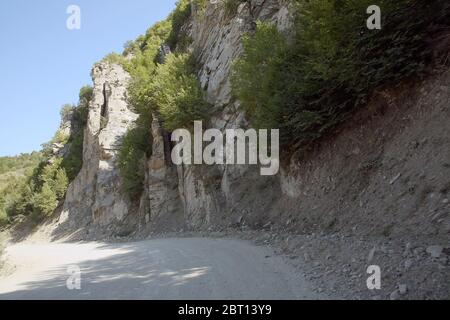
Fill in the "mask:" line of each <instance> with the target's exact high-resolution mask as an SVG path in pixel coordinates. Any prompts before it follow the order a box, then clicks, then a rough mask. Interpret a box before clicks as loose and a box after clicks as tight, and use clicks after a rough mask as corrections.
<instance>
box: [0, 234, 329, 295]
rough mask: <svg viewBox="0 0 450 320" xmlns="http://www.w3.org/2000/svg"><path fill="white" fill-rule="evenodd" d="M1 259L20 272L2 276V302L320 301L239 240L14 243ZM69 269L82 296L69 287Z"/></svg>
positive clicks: (289, 271) (280, 264) (274, 259)
mask: <svg viewBox="0 0 450 320" xmlns="http://www.w3.org/2000/svg"><path fill="white" fill-rule="evenodd" d="M6 258H7V261H8V263H9V264H14V265H15V266H16V268H17V269H16V271H15V272H14V273H13V274H11V275H9V276H7V277H3V278H0V300H2V299H38V300H46V299H70V300H72V299H89V300H98V299H157V300H159V299H169V300H172V299H188V300H197V299H206V300H209V299H243V300H248V299H256V300H258V299H320V298H324V297H323V296H318V295H317V294H316V293H314V292H313V291H312V290H311V285H310V284H309V283H308V282H307V281H305V279H304V278H303V277H302V275H301V274H300V273H299V271H298V270H297V269H295V268H293V267H291V266H289V265H287V264H286V263H285V262H284V261H283V259H282V258H281V257H279V256H276V255H274V253H273V252H272V251H271V249H269V248H265V247H258V246H255V245H253V244H251V243H249V242H245V241H240V240H232V239H208V238H189V239H184V238H183V239H157V240H147V241H141V242H136V243H114V244H110V243H98V242H90V243H50V244H22V245H20V244H19V245H13V246H10V247H9V248H8V249H7V251H6ZM71 266H77V267H79V270H81V277H80V279H81V280H80V286H81V289H79V290H78V289H72V290H69V289H68V288H67V281H68V279H69V277H70V274H69V273H68V268H69V267H71ZM75 270H76V269H75ZM71 279H74V278H71ZM74 283H75V284H76V282H73V281H70V280H69V284H74Z"/></svg>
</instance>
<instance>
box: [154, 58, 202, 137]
mask: <svg viewBox="0 0 450 320" xmlns="http://www.w3.org/2000/svg"><path fill="white" fill-rule="evenodd" d="M150 96H151V101H152V105H155V106H157V107H158V111H159V113H160V114H161V116H162V119H163V121H164V127H165V128H166V129H167V130H170V131H171V130H175V129H178V128H190V127H191V126H192V125H193V121H194V120H206V119H207V118H208V115H209V113H210V105H209V104H208V103H206V102H205V101H204V99H203V92H202V89H201V88H200V85H199V82H198V80H197V77H196V75H195V70H194V64H193V60H192V57H191V56H190V55H189V54H180V55H175V54H170V55H168V56H167V59H166V63H165V64H162V65H158V67H157V70H156V73H155V76H154V78H153V81H152V82H151V86H150Z"/></svg>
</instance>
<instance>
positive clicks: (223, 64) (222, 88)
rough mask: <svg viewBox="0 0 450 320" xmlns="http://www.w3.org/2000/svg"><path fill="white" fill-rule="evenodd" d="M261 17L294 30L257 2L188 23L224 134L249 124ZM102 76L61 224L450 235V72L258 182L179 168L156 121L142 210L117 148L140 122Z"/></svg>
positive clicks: (116, 82)
mask: <svg viewBox="0 0 450 320" xmlns="http://www.w3.org/2000/svg"><path fill="white" fill-rule="evenodd" d="M258 20H270V21H273V22H274V23H276V24H277V26H278V28H280V29H285V28H287V27H288V26H289V24H290V21H291V18H290V15H289V5H288V1H281V0H279V1H277V0H253V1H250V2H249V3H243V4H241V5H240V6H239V8H238V11H237V14H236V15H235V16H232V17H230V16H228V15H227V14H226V12H225V10H224V9H223V7H222V6H219V5H208V6H207V8H206V11H205V13H204V14H202V16H201V17H197V16H195V15H194V16H193V17H192V18H191V20H190V21H189V23H188V25H186V26H185V28H187V30H189V33H190V36H191V37H192V39H193V44H192V47H191V49H192V50H193V51H194V52H196V54H197V56H198V62H199V67H200V69H199V72H198V76H199V79H200V83H201V86H202V87H203V89H204V90H205V97H206V99H207V100H208V102H210V103H211V104H212V105H213V108H214V111H215V113H214V116H213V118H212V120H211V126H212V127H214V128H217V129H220V130H222V131H223V130H225V129H227V128H246V127H248V123H247V121H246V119H245V115H244V114H243V113H242V112H241V111H240V107H239V102H238V101H234V100H233V99H232V97H231V94H230V92H231V88H230V81H229V79H230V67H231V64H232V61H233V60H234V59H235V58H237V57H238V56H239V55H240V53H241V51H242V48H241V38H242V36H243V34H245V33H246V32H248V31H251V30H252V29H253V28H254V27H255V23H256V21H258ZM93 79H94V99H93V101H92V102H91V106H90V110H89V121H88V127H87V129H86V133H85V141H84V166H83V168H82V171H81V172H80V174H79V176H78V177H77V179H76V180H75V181H74V182H73V183H72V184H71V185H70V187H69V191H68V193H67V197H66V201H65V204H64V210H63V214H62V215H61V219H60V223H61V226H62V227H68V228H69V229H74V228H78V227H80V228H83V227H86V226H89V227H88V228H87V230H90V229H100V230H102V231H106V232H107V233H109V234H111V233H116V234H117V233H119V234H122V233H124V232H125V231H126V233H131V232H144V233H146V232H152V231H163V230H187V229H211V228H213V229H222V228H225V227H229V226H234V227H242V226H250V227H254V228H261V227H264V228H283V229H286V228H287V229H290V230H294V231H296V230H297V231H298V230H301V231H302V232H316V231H324V230H327V231H332V230H340V231H345V230H346V231H348V232H350V233H359V234H366V235H367V234H370V235H382V236H390V235H392V234H396V233H399V234H406V233H408V235H407V236H408V237H412V238H414V237H422V236H425V235H429V236H432V237H435V238H437V239H438V238H443V237H445V236H446V235H447V234H448V231H449V226H450V220H449V219H450V217H449V216H448V212H449V210H448V209H449V207H448V197H449V196H450V195H449V191H450V188H449V183H450V181H448V179H447V178H446V177H448V176H449V173H450V172H449V168H450V166H449V164H448V159H450V149H449V147H448V146H449V145H450V141H449V137H450V132H449V131H450V127H449V126H448V124H447V122H446V119H448V116H449V112H450V111H449V107H448V106H449V105H450V103H449V102H450V101H449V99H450V92H449V89H448V88H449V87H450V77H449V74H448V73H444V74H443V75H441V76H439V77H437V78H434V79H430V80H427V81H425V82H420V83H419V84H416V85H414V86H413V85H404V86H402V87H400V88H395V89H387V90H383V91H380V92H378V93H377V94H376V95H375V96H374V97H373V98H372V101H371V103H370V104H369V105H368V106H367V108H364V110H361V111H360V112H358V113H357V114H356V115H355V116H354V117H353V118H352V119H350V120H349V121H348V122H347V123H346V124H344V125H342V126H340V127H339V128H337V130H336V131H335V132H334V133H333V138H332V137H329V138H325V139H323V141H321V142H320V144H317V145H315V146H311V147H310V148H309V149H308V150H298V151H296V152H289V155H288V152H287V151H283V150H281V152H282V157H283V159H284V162H283V166H282V168H281V173H280V174H278V175H277V176H275V177H263V176H260V172H259V168H256V167H254V166H240V165H232V166H227V165H217V166H203V165H195V166H175V165H173V164H172V163H171V159H170V148H171V146H170V138H169V136H168V134H167V132H165V131H164V130H163V129H162V127H161V124H160V123H159V121H158V119H157V117H156V116H155V117H154V121H153V124H152V128H151V131H152V136H153V154H152V156H151V158H150V159H147V169H146V179H145V188H144V193H143V194H142V197H141V199H140V202H139V203H137V204H130V203H128V201H127V200H126V197H124V196H123V195H122V193H121V191H120V188H121V181H120V177H119V174H118V167H117V150H118V147H119V146H120V143H121V140H122V138H123V136H124V134H125V133H126V131H127V130H128V129H129V128H130V127H131V126H132V125H133V122H134V121H135V120H136V118H137V116H136V114H135V113H133V111H132V110H131V109H130V106H128V105H127V102H126V87H127V82H128V80H129V76H128V75H127V74H126V72H125V71H124V70H123V69H122V68H121V67H119V66H118V65H109V64H106V63H102V64H99V65H97V66H96V67H95V68H94V70H93ZM443 172H444V174H443ZM436 221H438V223H436ZM418 226H420V227H418ZM124 229H126V230H125V231H124Z"/></svg>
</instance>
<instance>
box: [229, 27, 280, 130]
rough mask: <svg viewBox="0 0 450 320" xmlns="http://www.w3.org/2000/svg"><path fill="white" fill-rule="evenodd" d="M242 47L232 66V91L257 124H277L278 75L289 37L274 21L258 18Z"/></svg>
mask: <svg viewBox="0 0 450 320" xmlns="http://www.w3.org/2000/svg"><path fill="white" fill-rule="evenodd" d="M243 47H244V53H243V55H242V56H241V58H240V59H238V60H237V61H236V62H235V64H234V66H233V70H234V72H233V74H232V89H233V93H234V95H235V96H236V97H237V98H238V99H239V100H240V101H241V103H242V105H243V107H244V109H245V111H246V112H247V114H248V116H249V118H250V119H251V120H252V124H253V125H254V126H255V127H258V128H272V127H276V126H277V125H278V123H279V115H280V112H281V110H280V103H279V101H278V100H279V97H278V94H279V91H280V90H281V88H280V86H279V85H278V83H279V81H280V79H278V78H279V77H280V76H281V74H282V72H281V71H280V68H281V64H282V62H283V61H284V60H283V58H284V55H285V54H286V51H287V41H286V39H285V37H284V36H283V35H282V34H280V33H279V32H278V30H277V28H276V27H275V26H274V25H272V24H270V23H267V22H264V23H263V22H259V23H257V32H256V33H255V35H254V36H249V35H247V36H245V37H244V39H243ZM268 115H269V116H268Z"/></svg>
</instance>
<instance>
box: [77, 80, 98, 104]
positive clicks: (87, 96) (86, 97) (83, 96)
mask: <svg viewBox="0 0 450 320" xmlns="http://www.w3.org/2000/svg"><path fill="white" fill-rule="evenodd" d="M93 96H94V88H92V86H89V85H87V86H84V87H82V88H81V89H80V93H79V95H78V97H79V102H78V108H80V107H86V108H87V107H88V106H89V103H90V102H91V100H92V98H93Z"/></svg>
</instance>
